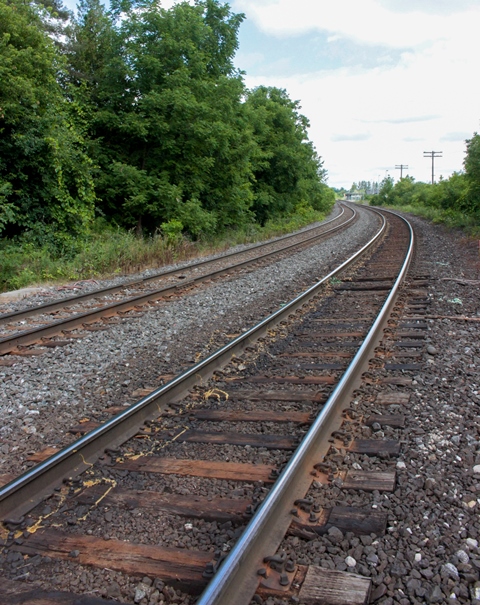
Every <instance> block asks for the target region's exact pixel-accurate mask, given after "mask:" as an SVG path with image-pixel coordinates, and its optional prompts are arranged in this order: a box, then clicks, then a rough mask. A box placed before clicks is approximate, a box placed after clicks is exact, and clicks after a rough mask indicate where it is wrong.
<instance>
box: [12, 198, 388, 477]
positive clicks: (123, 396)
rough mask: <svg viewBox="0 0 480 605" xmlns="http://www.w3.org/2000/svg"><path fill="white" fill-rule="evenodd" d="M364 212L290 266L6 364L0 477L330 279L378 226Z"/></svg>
mask: <svg viewBox="0 0 480 605" xmlns="http://www.w3.org/2000/svg"><path fill="white" fill-rule="evenodd" d="M358 210H359V214H360V218H359V220H358V221H357V222H356V223H355V224H354V225H353V226H352V227H351V228H350V229H348V230H347V231H343V232H340V233H337V234H335V235H334V236H333V237H332V238H330V239H328V240H326V241H324V242H322V243H320V244H318V245H316V246H313V247H312V248H309V249H307V250H304V251H302V252H300V253H297V254H294V255H293V256H291V257H289V258H288V259H285V260H281V261H278V262H275V263H272V264H269V265H268V266H265V267H263V268H260V269H257V270H254V271H252V272H243V273H240V274H235V275H234V276H232V277H231V278H229V279H228V280H227V281H225V280H221V281H218V282H215V283H212V284H210V285H204V286H202V287H201V288H199V289H196V290H193V291H192V293H190V294H187V295H186V296H184V297H182V298H179V299H173V300H172V301H171V302H165V303H162V304H160V305H158V307H157V309H155V310H149V311H147V312H145V314H144V315H143V316H142V317H138V318H135V319H123V320H121V323H119V324H117V325H114V326H112V327H111V328H109V329H108V330H106V331H104V332H92V333H90V334H89V335H87V336H86V337H85V338H82V339H78V340H76V342H75V343H73V344H71V345H67V346H64V347H59V348H55V349H51V350H48V351H46V352H45V353H44V354H42V355H39V356H35V357H21V358H17V359H18V363H16V364H15V365H13V366H12V367H0V381H1V383H2V395H3V396H2V401H1V403H0V410H1V413H2V419H3V423H2V426H1V427H0V439H1V445H0V474H6V473H19V472H21V471H23V470H26V469H27V468H28V467H29V466H31V465H32V463H29V462H26V461H25V458H26V457H27V455H28V454H29V453H31V452H36V451H40V450H42V449H44V448H45V447H47V446H53V447H62V446H64V445H66V444H68V443H70V442H71V441H73V440H74V436H73V435H71V434H69V433H68V430H69V429H70V428H72V427H73V426H75V425H77V424H78V423H79V422H80V421H82V420H85V419H86V418H88V419H90V420H97V421H98V420H103V419H105V418H106V416H105V414H104V412H103V410H105V409H106V408H108V407H110V406H119V405H124V404H125V405H126V404H127V403H133V402H134V401H135V400H136V399H138V397H135V396H134V395H133V393H134V392H135V391H136V390H137V389H139V388H148V387H156V386H160V384H162V377H165V376H167V377H168V376H171V375H172V374H177V373H179V372H180V371H181V370H182V369H183V368H185V367H187V366H189V365H192V363H194V362H196V361H199V360H200V359H202V358H203V357H205V356H206V355H207V354H208V353H210V352H212V351H213V350H215V349H216V348H218V347H219V346H221V345H223V344H224V343H225V342H228V340H230V339H231V337H232V335H233V334H238V333H240V332H242V331H245V330H247V329H248V328H250V327H251V326H252V325H254V324H255V323H257V322H258V321H260V320H261V319H262V318H263V317H265V316H267V315H268V314H270V313H271V312H273V311H274V310H276V309H277V308H278V307H279V306H280V305H282V304H284V303H285V302H286V301H288V300H289V299H291V298H292V297H293V296H294V295H295V294H296V293H300V292H301V291H303V290H305V289H306V288H307V287H309V286H311V285H312V284H313V283H315V282H316V281H317V280H318V279H319V278H321V277H323V276H324V275H326V274H327V273H328V272H329V271H330V270H331V268H333V267H334V266H337V265H338V264H339V263H340V262H341V261H343V260H344V259H346V258H347V257H348V255H349V254H351V253H353V252H354V251H355V250H356V249H357V248H358V247H360V246H361V245H363V244H364V243H366V242H367V241H368V240H369V239H370V238H371V237H372V236H373V235H374V233H375V232H376V230H377V229H378V225H379V220H378V217H376V216H372V214H371V213H369V212H367V211H366V210H365V209H363V208H361V207H360V208H359V209H358ZM24 304H25V301H24ZM13 358H14V357H13ZM14 359H15V358H14Z"/></svg>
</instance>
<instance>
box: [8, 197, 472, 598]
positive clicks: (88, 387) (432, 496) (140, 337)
mask: <svg viewBox="0 0 480 605" xmlns="http://www.w3.org/2000/svg"><path fill="white" fill-rule="evenodd" d="M360 210H362V209H361V208H360ZM412 222H413V224H414V226H415V229H416V233H417V238H418V240H419V244H418V251H417V262H418V266H419V267H421V269H420V270H418V272H419V273H422V271H423V272H425V273H429V274H430V279H429V282H430V283H429V286H428V287H426V288H424V289H426V290H427V292H428V297H429V300H430V304H429V305H428V311H427V313H428V316H431V317H429V318H428V319H427V323H428V326H429V329H428V331H427V342H426V345H425V350H424V353H423V357H422V360H421V363H422V369H421V370H419V371H418V372H415V374H414V375H413V376H412V377H413V384H412V386H411V387H402V388H401V390H402V392H407V390H408V393H409V394H410V403H409V405H408V408H407V407H406V408H404V409H402V410H398V409H389V408H386V409H382V410H380V411H381V412H382V413H398V412H399V411H402V412H403V413H405V415H406V416H407V422H406V426H405V428H404V429H389V428H388V427H387V428H379V427H373V428H368V427H364V428H363V429H362V430H363V437H364V438H369V439H371V438H373V439H375V438H378V439H381V438H383V437H385V438H388V439H399V440H401V442H402V449H401V455H400V456H399V458H398V459H396V460H392V459H390V460H389V459H386V460H378V459H373V460H372V459H370V458H367V457H366V456H361V455H358V454H350V455H349V456H347V457H346V458H345V460H344V462H345V464H348V466H349V467H351V466H352V465H354V468H358V467H360V468H362V469H364V470H386V469H391V468H392V467H393V468H395V470H396V472H397V486H396V488H395V491H394V492H393V493H392V494H381V493H378V492H373V493H363V492H354V491H352V490H350V491H346V490H342V489H341V485H335V484H334V485H331V486H330V487H328V488H327V487H325V486H322V485H320V484H318V485H315V484H314V486H313V488H312V494H311V495H312V496H313V497H314V498H315V501H316V502H317V503H318V504H320V505H321V506H322V505H323V506H333V505H343V506H364V507H371V508H372V509H374V510H377V511H383V512H386V514H387V516H388V527H387V532H386V535H385V536H375V535H371V536H361V537H357V536H354V535H353V534H348V533H347V534H344V533H343V532H341V531H340V530H338V529H336V528H332V529H331V530H330V531H329V532H328V534H327V535H326V536H319V537H318V539H315V540H304V539H302V538H298V537H293V536H290V537H288V538H286V540H285V543H284V544H283V548H285V549H286V550H288V551H289V552H291V553H292V554H293V555H294V556H295V559H296V561H297V563H303V564H315V565H320V566H322V567H326V568H331V569H338V570H342V571H348V572H354V573H360V574H362V575H366V576H368V577H371V578H372V582H373V593H372V601H371V602H375V603H380V604H382V605H393V604H395V605H397V604H398V605H416V604H420V603H448V604H449V605H454V604H457V603H459V604H460V603H462V604H467V603H472V604H473V605H480V549H479V542H480V521H479V516H478V512H479V510H480V508H479V507H480V413H479V410H480V408H479V406H480V389H479V386H480V385H479V382H480V381H479V361H480V345H479V338H478V332H479V329H478V326H479V323H480V302H479V300H480V298H479V296H478V294H479V284H478V280H479V278H480V263H479V258H478V251H477V247H476V245H475V244H476V243H475V242H468V241H466V240H462V239H461V238H460V237H459V236H457V235H455V234H452V233H448V232H446V231H445V230H444V229H442V228H441V227H438V226H433V225H430V224H428V223H427V222H425V221H423V220H421V219H418V218H415V217H412ZM356 229H357V231H358V232H360V233H359V237H360V238H363V241H366V240H367V239H369V237H370V236H371V234H372V233H373V231H374V230H375V221H372V222H367V224H365V223H363V222H362V223H357V226H356ZM337 237H338V238H339V239H336V240H329V241H328V242H326V243H324V244H321V245H320V246H317V247H315V248H312V249H311V250H308V251H305V252H302V253H300V254H297V255H295V257H292V258H291V259H289V260H287V261H281V263H275V264H272V265H271V266H269V267H268V268H263V269H260V270H257V271H254V272H252V273H249V274H246V275H243V276H237V277H235V278H232V279H231V280H230V281H229V282H228V288H225V282H217V283H214V284H211V285H210V286H208V287H204V288H202V289H201V290H196V291H194V292H193V293H191V294H190V295H188V296H187V297H185V298H182V299H180V300H176V301H175V302H171V303H168V305H167V304H165V305H162V306H160V307H159V308H158V309H157V310H155V311H151V312H149V313H147V314H145V315H144V316H143V317H139V318H137V319H135V320H128V321H126V322H123V323H122V324H120V325H117V326H114V327H113V328H111V329H109V330H108V331H106V332H101V333H93V334H92V335H91V336H88V337H87V338H85V339H82V340H81V341H78V342H76V343H75V344H74V345H69V346H68V347H64V348H62V349H57V350H52V351H49V352H47V353H46V354H44V355H42V356H39V357H34V358H22V359H20V360H19V361H18V363H17V364H16V365H15V366H13V367H11V368H1V371H0V379H1V380H2V381H3V382H2V385H3V386H2V390H4V391H5V393H6V395H7V397H6V399H5V403H2V404H1V405H2V417H3V418H4V419H5V421H4V425H3V428H2V431H3V432H2V433H0V435H1V442H0V443H1V444H0V451H1V452H2V454H1V456H2V458H3V464H2V465H1V466H0V473H4V472H10V471H11V472H17V471H18V470H21V469H22V468H24V464H23V460H24V456H25V455H26V453H27V452H28V451H30V450H32V451H37V450H38V449H41V448H42V447H44V446H45V445H61V444H63V443H65V442H67V441H68V440H69V439H71V437H69V436H68V435H67V434H66V433H65V431H66V430H68V428H69V427H70V426H71V425H72V424H75V423H77V422H78V421H79V420H80V419H81V418H82V417H89V418H92V419H94V418H95V415H97V416H98V417H99V418H101V417H102V416H101V414H102V410H103V409H104V408H106V407H108V406H109V405H119V404H123V403H126V402H129V401H132V393H133V391H134V390H135V389H137V388H140V387H147V386H157V385H158V381H159V379H160V377H161V376H163V375H167V374H170V373H175V372H178V371H179V370H180V369H181V368H182V367H185V366H186V365H188V364H190V363H191V362H193V361H195V360H197V359H198V358H200V357H203V356H204V355H205V354H206V353H208V352H209V351H211V350H213V349H215V348H217V347H218V346H219V345H221V344H223V342H225V341H226V340H227V339H228V335H232V334H234V333H238V332H240V331H241V330H244V329H247V328H248V327H250V326H251V325H252V324H253V323H255V321H257V320H258V319H260V318H261V317H264V316H265V315H267V314H268V313H269V312H271V311H273V310H274V309H276V308H278V306H279V305H281V304H282V303H283V302H284V301H286V300H287V299H288V298H291V297H292V294H293V293H295V292H296V291H300V290H303V289H305V287H306V286H308V285H311V283H313V281H315V280H316V278H319V277H321V276H322V275H324V274H325V273H327V271H328V270H329V268H330V265H331V264H332V263H333V259H334V258H335V260H338V259H339V258H340V256H339V255H340V252H339V251H338V249H334V246H337V245H340V246H342V252H341V254H342V255H343V254H344V253H345V256H346V255H347V250H348V251H350V250H351V249H352V248H353V247H354V244H353V236H352V231H349V232H347V233H345V234H339V235H338V236H337ZM342 238H343V239H342ZM339 240H340V242H341V243H340V244H339V243H338V242H339ZM334 241H335V243H334ZM320 249H321V254H319V250H320ZM212 309H214V312H213V317H212V315H211V312H212ZM462 317H468V318H469V319H470V321H466V320H464V319H462ZM477 320H478V321H477ZM206 342H208V345H206V344H205V343H206ZM151 343H153V348H152V347H151ZM132 350H133V352H132ZM78 389H80V390H78ZM393 390H395V389H393ZM373 391H374V389H373V388H372V389H370V390H369V389H367V390H366V399H368V397H369V396H370V395H371V394H372V393H373ZM20 405H21V406H22V407H20ZM354 406H356V407H357V408H358V409H359V410H360V411H362V409H363V406H365V410H366V409H367V407H366V403H364V402H363V401H362V398H359V399H358V401H357V402H356V403H354ZM370 412H371V409H370ZM25 420H28V422H25ZM33 429H35V430H33ZM178 447H179V448H180V449H181V446H178ZM15 448H16V449H15ZM12 454H13V456H15V457H16V458H17V459H16V460H13V461H12V460H11V455H12ZM231 454H232V457H235V450H234V449H233V448H232V452H231ZM180 483H182V485H183V489H185V490H186V492H187V493H188V492H189V491H190V492H191V491H192V490H198V489H199V484H198V481H197V482H196V481H195V480H193V479H188V478H187V479H186V480H185V479H182V480H181V482H179V481H178V480H176V479H172V478H167V479H165V485H166V486H168V488H169V489H172V491H174V492H175V491H177V492H178V490H179V489H182V488H181V487H180ZM132 487H134V488H135V489H145V488H148V487H149V480H148V479H146V480H144V481H143V483H142V484H138V485H137V484H136V485H134V486H132ZM233 487H234V486H233V485H231V484H229V483H228V482H225V481H224V482H219V485H218V487H217V491H218V493H220V494H222V495H225V496H229V495H231V490H233ZM244 490H245V491H244V495H245V496H246V497H250V496H252V495H253V493H254V492H255V491H256V490H257V488H255V489H254V487H253V486H250V485H248V486H245V488H244ZM98 514H100V511H99V512H98ZM73 516H75V515H73ZM110 522H111V520H109V519H107V520H106V524H105V533H106V535H109V534H111V533H112V534H115V532H113V531H112V532H109V528H108V526H109V523H110ZM175 523H181V520H180V519H172V525H174V524H175ZM208 525H209V524H208V523H202V522H195V523H194V528H195V535H200V536H202V535H203V534H204V533H205V535H206V534H207V533H208V531H209V529H210V528H209V527H208ZM141 528H142V522H141V521H140V520H139V531H140V530H141ZM120 529H121V528H120ZM170 531H171V529H169V527H168V526H162V527H159V528H158V532H159V533H158V539H159V540H160V539H161V537H162V535H163V537H164V538H165V540H166V542H167V543H170V542H171V543H174V542H175V536H174V535H173V536H172V535H170V534H169V532H170ZM229 532H230V533H231V532H232V530H231V529H228V528H225V536H226V538H225V539H228V538H230V534H229ZM118 535H119V536H121V535H122V533H121V531H119V533H118ZM215 546H218V547H221V546H222V544H221V543H218V544H216V545H215ZM209 547H210V545H209ZM17 554H18V553H17ZM9 556H11V558H15V556H16V553H10V555H9ZM0 563H2V559H1V555H0ZM13 563H14V561H10V562H9V564H13ZM55 570H56V571H55V572H54V575H55V574H57V575H58V577H59V578H60V577H61V578H62V581H61V582H60V583H59V588H62V589H65V588H68V589H70V590H75V588H76V587H78V588H79V589H81V590H82V591H84V590H87V591H88V590H90V591H91V592H92V594H96V595H97V596H105V597H109V598H119V599H120V598H121V600H124V601H126V602H131V603H134V602H137V603H141V604H142V605H156V604H157V603H167V602H187V601H183V597H181V596H180V595H179V596H178V597H177V596H175V595H174V594H171V593H169V590H170V589H168V588H166V587H164V586H163V583H162V582H160V581H159V580H156V579H152V578H144V579H141V578H139V579H138V581H137V582H136V583H129V584H128V586H127V585H126V584H125V582H126V580H125V578H124V577H123V576H122V574H118V573H115V572H112V571H109V570H92V569H89V568H87V567H84V568H80V570H79V571H78V572H77V574H75V573H72V572H71V570H70V568H69V565H68V564H67V563H62V562H58V563H55ZM12 575H13V574H12ZM12 575H11V577H12ZM32 576H34V573H32ZM54 582H55V580H54ZM145 587H146V588H145ZM142 591H143V593H142ZM127 594H130V597H126V595H127ZM142 595H143V596H142ZM287 602H291V601H285V600H280V599H273V598H271V599H268V600H266V603H268V605H273V604H280V603H282V605H286V603H287Z"/></svg>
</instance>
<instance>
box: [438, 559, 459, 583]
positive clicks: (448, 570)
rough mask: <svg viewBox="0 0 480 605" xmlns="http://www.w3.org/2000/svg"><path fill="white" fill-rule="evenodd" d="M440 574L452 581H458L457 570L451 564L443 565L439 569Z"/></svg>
mask: <svg viewBox="0 0 480 605" xmlns="http://www.w3.org/2000/svg"><path fill="white" fill-rule="evenodd" d="M440 573H441V574H442V576H447V577H449V578H453V579H454V580H458V577H459V576H458V569H457V568H456V567H455V565H453V564H452V563H445V564H444V565H442V567H441V569H440Z"/></svg>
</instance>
